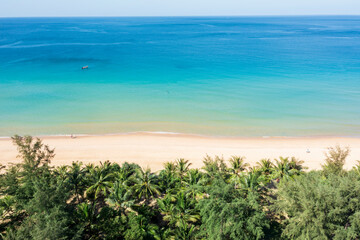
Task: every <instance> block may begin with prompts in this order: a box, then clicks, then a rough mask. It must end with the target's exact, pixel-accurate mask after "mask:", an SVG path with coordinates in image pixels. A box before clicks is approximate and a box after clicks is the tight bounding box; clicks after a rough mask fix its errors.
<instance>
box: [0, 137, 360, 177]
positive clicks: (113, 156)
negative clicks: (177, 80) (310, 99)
mask: <svg viewBox="0 0 360 240" xmlns="http://www.w3.org/2000/svg"><path fill="white" fill-rule="evenodd" d="M40 138H41V139H42V140H43V142H44V143H45V144H48V145H49V146H51V147H53V148H55V150H56V151H55V152H56V156H55V159H54V160H53V161H52V164H53V165H55V166H58V165H64V164H71V163H72V162H73V161H82V162H84V163H94V164H98V163H99V162H100V161H106V160H110V161H111V162H117V163H122V162H125V161H128V162H133V163H137V164H139V165H141V166H142V167H147V166H148V167H150V168H151V169H152V170H153V171H157V170H160V169H162V167H163V164H164V163H165V162H167V161H173V160H176V159H177V158H185V159H188V160H190V161H191V163H192V167H197V168H199V167H201V166H202V160H203V157H204V156H206V155H207V154H208V155H210V156H215V155H219V156H223V157H224V158H225V159H227V158H228V157H230V156H232V155H238V156H245V157H246V161H247V162H248V163H250V164H251V165H252V164H255V163H256V162H257V161H259V160H260V159H262V158H270V159H274V158H278V157H279V156H283V157H287V156H294V157H297V158H299V159H301V160H304V161H305V164H304V165H306V166H307V167H309V169H319V168H320V167H321V164H322V163H324V152H325V151H326V148H327V147H329V146H335V145H336V144H339V145H340V146H349V147H350V148H351V154H350V156H349V158H348V159H347V162H346V165H345V167H346V168H348V169H349V168H351V167H352V166H353V165H354V164H356V160H360V138H339V137H311V138H310V137H309V138H284V137H269V138H222V137H203V136H193V135H181V134H156V133H131V134H123V135H103V136H77V137H76V138H71V137H70V136H61V137H60V136H59V137H53V136H46V137H40ZM307 150H309V151H310V152H308V151H307ZM0 152H1V155H0V163H1V164H3V165H7V164H9V163H17V162H19V161H21V160H20V159H17V158H16V156H17V151H16V147H15V146H14V145H13V144H12V141H11V139H10V138H3V139H1V140H0Z"/></svg>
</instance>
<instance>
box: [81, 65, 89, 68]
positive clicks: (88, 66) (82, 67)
mask: <svg viewBox="0 0 360 240" xmlns="http://www.w3.org/2000/svg"><path fill="white" fill-rule="evenodd" d="M88 68H89V66H83V67H82V68H81V69H88Z"/></svg>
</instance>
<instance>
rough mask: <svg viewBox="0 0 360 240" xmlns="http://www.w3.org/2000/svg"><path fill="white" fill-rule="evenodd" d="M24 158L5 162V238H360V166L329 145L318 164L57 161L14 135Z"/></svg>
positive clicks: (1, 207)
mask: <svg viewBox="0 0 360 240" xmlns="http://www.w3.org/2000/svg"><path fill="white" fill-rule="evenodd" d="M13 141H14V143H15V144H16V145H17V147H18V151H19V157H20V158H21V159H22V163H20V164H16V165H11V166H7V167H6V168H5V167H4V166H2V167H1V168H2V170H1V174H0V196H1V197H0V216H1V218H0V233H1V235H0V236H1V238H2V239H54V240H55V239H56V240H58V239H134V240H141V239H359V238H360V165H357V166H355V167H354V168H353V169H352V170H350V171H346V170H344V169H343V166H344V163H345V160H346V157H347V156H348V154H349V149H347V148H340V147H338V146H337V147H333V148H329V150H328V152H327V153H326V154H325V162H324V165H323V168H322V170H319V171H304V169H305V168H304V167H303V165H302V164H303V162H302V161H299V160H297V159H295V158H282V157H280V158H279V159H277V160H274V161H271V160H270V159H263V160H261V161H259V162H258V163H257V165H256V166H252V167H250V166H249V165H248V164H246V163H245V159H244V158H243V157H236V156H234V157H232V158H230V159H229V160H228V161H225V160H224V159H223V158H221V157H214V158H212V157H209V156H207V157H205V159H204V161H203V162H204V167H203V168H202V169H192V168H191V164H190V163H189V162H188V161H187V160H184V159H178V160H176V161H174V162H168V163H166V164H165V165H164V169H163V170H161V171H159V172H157V173H153V172H151V171H150V169H142V168H141V167H140V166H138V165H136V164H129V163H124V164H122V165H119V164H116V163H110V162H105V163H102V164H100V165H99V166H94V165H92V164H88V165H83V164H82V163H80V162H73V163H72V165H71V166H61V167H56V168H54V167H51V166H49V164H50V161H51V160H52V159H53V158H54V156H55V153H54V150H53V149H51V148H49V147H48V146H46V145H44V144H43V143H42V142H41V141H40V140H39V139H33V138H32V137H29V136H26V137H20V136H15V137H13Z"/></svg>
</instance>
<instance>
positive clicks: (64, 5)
mask: <svg viewBox="0 0 360 240" xmlns="http://www.w3.org/2000/svg"><path fill="white" fill-rule="evenodd" d="M228 15H229V16H234V15H235V16H248V15H360V0H0V17H60V16H228Z"/></svg>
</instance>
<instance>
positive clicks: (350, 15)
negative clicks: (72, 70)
mask: <svg viewBox="0 0 360 240" xmlns="http://www.w3.org/2000/svg"><path fill="white" fill-rule="evenodd" d="M326 16H329V17H331V16H334V17H358V16H360V14H292V15H286V14H259V15H257V14H253V15H171V16H168V15H122V16H101V15H92V16H0V18H171V17H174V18H176V17H180V18H188V17H199V18H200V17H326Z"/></svg>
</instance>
